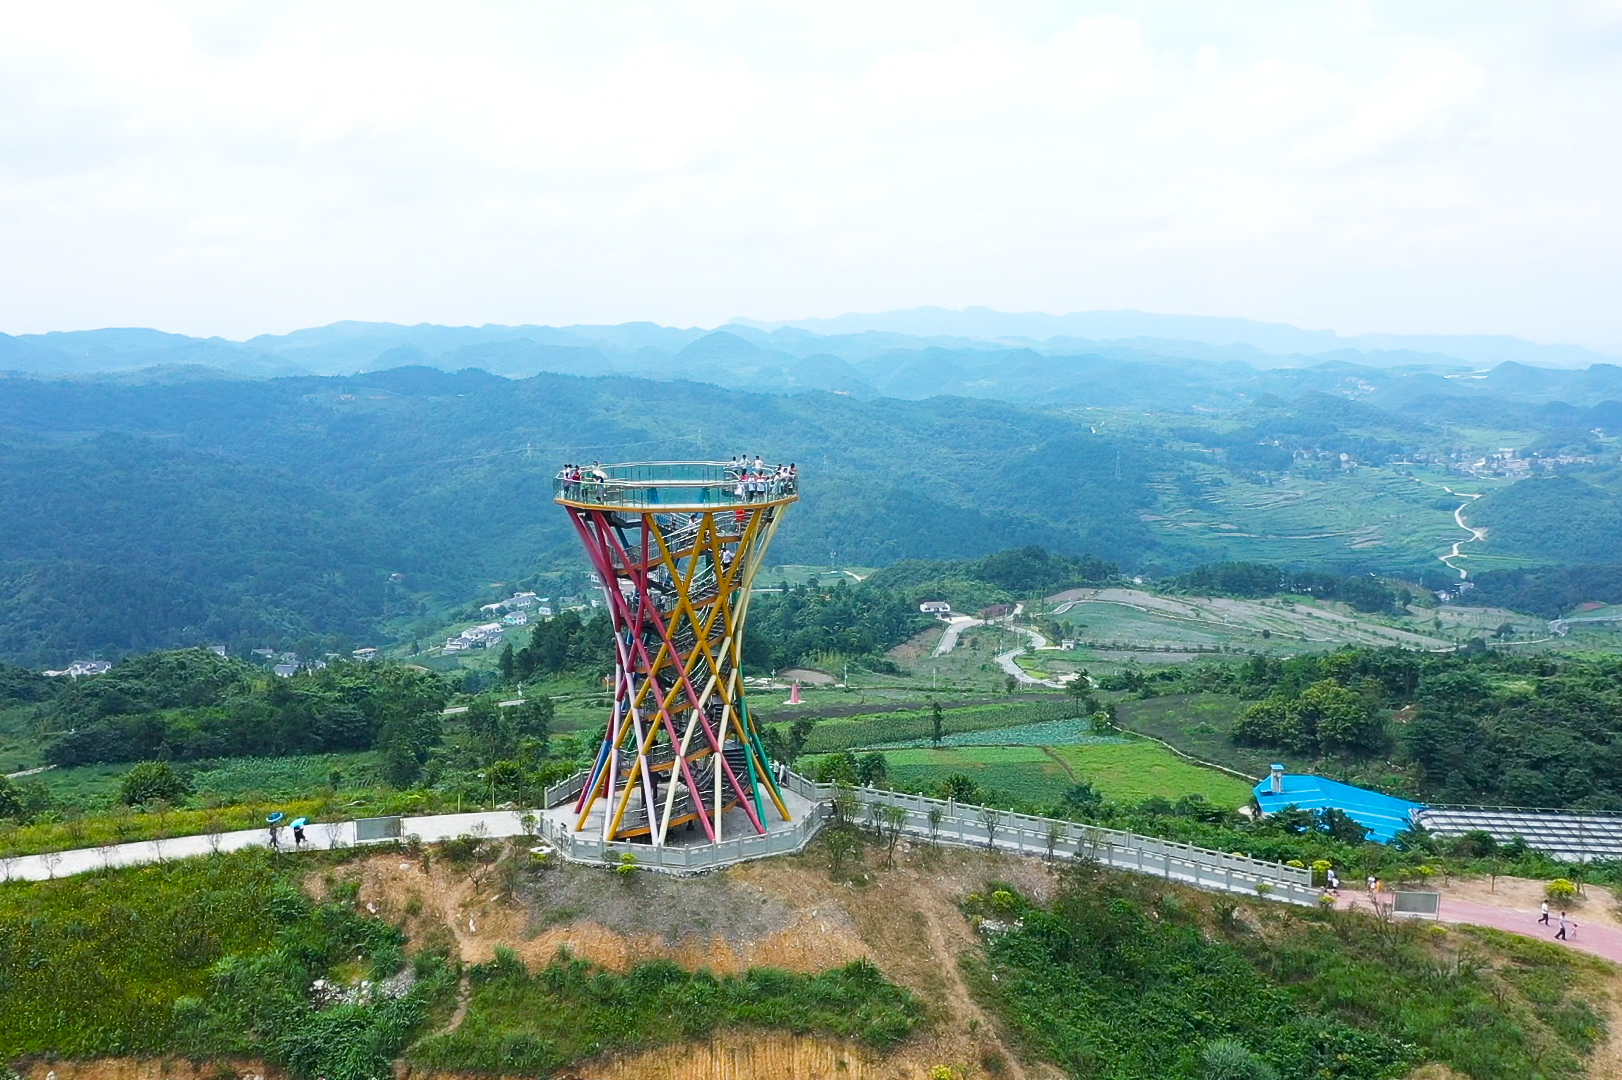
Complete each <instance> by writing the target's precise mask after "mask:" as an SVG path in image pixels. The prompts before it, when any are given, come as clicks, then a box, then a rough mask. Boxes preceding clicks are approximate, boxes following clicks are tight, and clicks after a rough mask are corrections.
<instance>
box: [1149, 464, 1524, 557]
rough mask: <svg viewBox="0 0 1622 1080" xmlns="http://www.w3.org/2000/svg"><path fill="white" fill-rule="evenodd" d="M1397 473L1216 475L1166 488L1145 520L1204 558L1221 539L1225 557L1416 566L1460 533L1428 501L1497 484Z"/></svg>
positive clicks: (1446, 512) (1364, 469)
mask: <svg viewBox="0 0 1622 1080" xmlns="http://www.w3.org/2000/svg"><path fill="white" fill-rule="evenodd" d="M1405 471H1406V472H1407V473H1409V474H1411V475H1404V474H1403V473H1401V472H1398V471H1397V470H1395V469H1392V468H1385V467H1371V466H1360V467H1358V468H1357V469H1355V470H1352V471H1350V472H1340V471H1338V470H1337V471H1335V472H1327V471H1325V472H1324V473H1323V474H1321V475H1313V474H1311V473H1305V472H1292V473H1291V475H1290V476H1289V477H1287V478H1286V479H1285V480H1283V481H1281V482H1279V483H1274V484H1254V483H1249V482H1246V481H1244V480H1241V479H1238V478H1235V477H1231V476H1228V475H1226V474H1220V476H1219V482H1218V483H1216V484H1212V485H1210V486H1207V487H1205V488H1204V489H1202V490H1201V491H1200V493H1199V494H1198V495H1192V496H1189V495H1182V494H1180V493H1179V492H1178V491H1177V490H1176V489H1175V488H1174V487H1173V486H1171V485H1165V487H1164V489H1163V490H1162V495H1163V498H1164V503H1163V506H1164V508H1165V509H1164V510H1163V511H1162V512H1161V514H1160V515H1159V516H1158V518H1157V519H1156V520H1154V521H1153V522H1152V523H1151V524H1152V527H1154V528H1155V529H1156V531H1159V532H1161V533H1164V534H1168V539H1169V540H1172V541H1174V542H1177V543H1180V544H1192V545H1194V546H1197V547H1209V548H1210V549H1211V551H1212V553H1213V555H1217V554H1218V549H1219V545H1220V555H1219V557H1221V558H1224V559H1234V560H1240V561H1247V562H1271V563H1301V564H1306V563H1320V562H1335V561H1344V560H1346V559H1348V558H1358V557H1361V558H1376V559H1378V560H1379V561H1381V562H1385V563H1392V562H1399V561H1407V562H1412V563H1414V564H1416V565H1423V564H1424V563H1425V562H1426V561H1427V560H1430V559H1435V558H1436V557H1437V556H1438V555H1443V554H1446V553H1447V550H1448V548H1449V547H1450V546H1451V545H1452V543H1453V542H1454V541H1455V540H1461V539H1464V538H1465V536H1466V535H1467V534H1465V533H1462V532H1461V531H1460V530H1459V528H1458V526H1457V525H1456V524H1455V522H1454V521H1453V512H1452V509H1451V508H1448V509H1442V508H1441V507H1440V506H1439V505H1437V503H1438V501H1439V500H1446V499H1447V498H1448V494H1447V491H1446V490H1445V489H1446V488H1449V487H1451V488H1453V489H1454V490H1455V491H1468V492H1472V493H1478V492H1486V491H1489V490H1491V489H1492V488H1493V487H1494V486H1498V485H1499V484H1501V483H1502V481H1496V482H1495V481H1492V480H1478V479H1475V478H1473V477H1462V476H1458V475H1456V474H1451V473H1445V472H1431V471H1428V470H1423V469H1413V468H1405ZM1217 472H1219V473H1220V471H1217ZM1222 481H1226V482H1222ZM1461 501H1462V500H1461Z"/></svg>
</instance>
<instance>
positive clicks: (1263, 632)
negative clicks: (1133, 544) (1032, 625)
mask: <svg viewBox="0 0 1622 1080" xmlns="http://www.w3.org/2000/svg"><path fill="white" fill-rule="evenodd" d="M1050 600H1051V601H1053V607H1052V608H1051V611H1050V612H1049V614H1050V616H1051V617H1053V618H1056V619H1058V620H1060V622H1061V623H1062V624H1068V625H1070V626H1074V627H1075V634H1076V637H1077V638H1078V640H1080V641H1082V642H1085V643H1087V644H1089V645H1092V646H1094V647H1104V648H1108V647H1110V646H1112V645H1115V646H1119V645H1132V646H1136V647H1138V648H1151V649H1172V650H1176V649H1185V650H1189V651H1194V652H1199V651H1207V652H1209V651H1214V650H1219V649H1229V650H1237V651H1241V652H1273V653H1294V652H1301V651H1303V650H1306V649H1322V648H1326V647H1334V646H1337V645H1364V646H1375V647H1385V646H1392V645H1398V646H1402V647H1404V648H1410V649H1446V648H1451V647H1452V646H1453V644H1454V643H1453V642H1452V641H1449V640H1447V639H1444V638H1441V637H1437V636H1434V635H1433V634H1430V633H1424V632H1419V631H1416V630H1408V629H1402V628H1399V627H1396V626H1391V625H1387V624H1386V623H1383V622H1380V621H1378V620H1376V619H1373V618H1371V617H1369V616H1367V615H1362V614H1360V613H1357V612H1354V611H1352V610H1350V609H1349V608H1346V607H1345V606H1344V605H1329V604H1318V603H1309V602H1301V601H1293V600H1283V599H1279V600H1236V599H1229V598H1225V597H1200V596H1157V595H1155V594H1154V593H1149V592H1145V591H1143V590H1141V589H1073V590H1071V591H1069V592H1065V593H1060V594H1058V595H1057V596H1055V597H1051V598H1050ZM1427 629H1428V628H1427Z"/></svg>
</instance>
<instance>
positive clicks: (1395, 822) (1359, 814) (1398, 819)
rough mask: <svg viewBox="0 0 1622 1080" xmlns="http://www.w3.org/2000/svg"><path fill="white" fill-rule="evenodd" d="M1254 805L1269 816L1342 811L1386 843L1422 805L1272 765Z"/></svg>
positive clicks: (1381, 841)
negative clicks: (1286, 812) (1293, 810)
mask: <svg viewBox="0 0 1622 1080" xmlns="http://www.w3.org/2000/svg"><path fill="white" fill-rule="evenodd" d="M1256 805H1258V806H1260V807H1261V808H1262V813H1264V814H1271V813H1273V812H1275V811H1278V810H1282V809H1284V808H1285V807H1286V806H1295V807H1299V808H1300V809H1302V810H1328V809H1330V808H1334V809H1336V810H1341V811H1344V812H1345V814H1346V816H1347V817H1349V818H1351V819H1352V820H1353V821H1355V822H1357V823H1358V824H1359V825H1361V826H1363V827H1364V828H1365V829H1367V830H1368V831H1369V839H1370V840H1376V841H1378V842H1380V843H1382V844H1389V843H1390V842H1391V840H1392V838H1393V837H1394V836H1396V835H1397V834H1398V833H1399V832H1402V831H1403V830H1404V829H1407V828H1409V827H1410V825H1411V823H1412V820H1413V819H1412V817H1411V816H1410V815H1411V813H1412V812H1413V811H1415V810H1423V809H1424V808H1425V807H1424V806H1423V804H1421V803H1416V802H1409V801H1408V800H1407V799H1399V798H1396V797H1395V796H1392V795H1382V794H1380V793H1379V792H1378V791H1370V790H1368V789H1367V788H1360V787H1354V786H1352V785H1351V784H1343V783H1341V782H1340V781H1339V780H1330V779H1329V778H1327V777H1323V776H1313V775H1311V774H1310V773H1288V774H1286V773H1285V771H1284V766H1282V765H1274V766H1273V769H1272V774H1271V775H1270V776H1269V777H1268V778H1267V779H1266V780H1263V781H1262V782H1261V783H1259V784H1257V785H1256Z"/></svg>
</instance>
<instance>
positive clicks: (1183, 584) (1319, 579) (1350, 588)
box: [1169, 562, 1414, 612]
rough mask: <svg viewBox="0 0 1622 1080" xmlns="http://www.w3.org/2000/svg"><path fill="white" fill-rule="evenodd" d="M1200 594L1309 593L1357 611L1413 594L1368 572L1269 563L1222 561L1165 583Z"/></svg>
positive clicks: (1389, 607)
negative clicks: (1348, 572)
mask: <svg viewBox="0 0 1622 1080" xmlns="http://www.w3.org/2000/svg"><path fill="white" fill-rule="evenodd" d="M1169 584H1170V585H1171V586H1172V587H1173V588H1174V589H1178V590H1181V591H1182V592H1185V593H1191V594H1199V595H1204V596H1239V597H1249V598H1260V597H1264V596H1313V597H1317V598H1319V599H1323V600H1341V601H1344V602H1345V603H1347V604H1350V605H1351V606H1352V607H1354V608H1356V609H1357V610H1359V611H1370V612H1376V611H1393V610H1398V609H1400V608H1401V607H1402V606H1404V605H1407V604H1410V603H1412V602H1413V599H1414V597H1413V593H1412V592H1409V591H1408V590H1406V589H1395V588H1392V587H1391V586H1390V585H1387V584H1385V582H1383V581H1381V580H1380V579H1379V578H1376V577H1371V576H1369V575H1368V574H1354V575H1349V576H1343V575H1340V574H1325V573H1322V572H1320V571H1317V570H1285V569H1282V568H1280V567H1277V566H1273V565H1271V564H1269V563H1248V562H1222V563H1207V564H1205V565H1203V566H1196V567H1195V568H1194V569H1192V570H1190V571H1189V572H1188V573H1186V574H1182V575H1179V576H1178V577H1175V578H1173V579H1172V580H1171V582H1170V583H1169Z"/></svg>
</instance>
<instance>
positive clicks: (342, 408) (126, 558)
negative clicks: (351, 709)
mask: <svg viewBox="0 0 1622 1080" xmlns="http://www.w3.org/2000/svg"><path fill="white" fill-rule="evenodd" d="M0 426H5V427H9V428H10V429H11V431H12V432H13V434H12V436H11V438H10V443H9V445H8V447H7V449H6V450H5V453H6V454H7V455H9V458H8V463H7V466H6V468H5V469H4V473H5V476H4V480H3V482H0V500H3V501H0V510H4V511H5V512H6V513H7V515H8V517H13V518H14V519H18V520H22V521H23V522H24V524H23V525H22V526H20V527H19V528H18V529H15V530H10V531H8V532H7V533H6V535H5V536H4V537H3V538H0V580H3V581H4V583H5V585H4V590H3V592H0V654H3V655H5V656H9V657H13V658H16V659H22V660H27V661H29V662H31V663H55V662H59V661H61V660H63V659H66V658H69V654H71V653H76V652H83V651H86V650H91V649H104V650H111V651H122V650H128V649H132V648H149V647H153V646H157V645H164V644H187V643H193V642H198V641H215V640H220V641H227V642H230V643H239V642H240V643H246V642H249V641H252V642H254V643H260V644H262V643H267V642H269V643H273V644H285V643H289V642H290V641H292V640H296V639H299V638H301V637H310V638H319V639H321V640H322V641H324V642H329V643H330V642H333V641H336V640H337V639H339V638H355V637H360V636H364V635H366V634H367V633H368V632H369V627H370V626H371V624H372V623H373V622H375V619H376V617H377V616H378V615H380V614H381V608H382V604H383V602H384V595H383V591H384V583H385V581H386V580H387V579H388V577H389V575H390V574H400V575H401V580H400V581H399V582H398V583H397V584H395V585H394V591H395V594H396V595H397V596H401V597H404V596H409V597H413V598H416V599H415V600H413V601H411V602H419V603H420V602H428V603H433V602H435V601H436V599H437V600H443V601H456V602H458V603H461V602H465V600H466V599H467V597H468V596H470V595H472V594H473V593H475V592H476V591H477V590H478V589H479V588H480V587H482V586H483V584H484V583H485V582H487V581H489V580H492V579H494V580H512V579H513V578H514V577H517V576H521V575H524V574H526V573H532V572H534V571H536V570H538V569H551V568H554V567H556V566H558V565H560V564H567V565H574V564H575V563H577V562H578V555H577V552H576V550H575V548H576V541H575V538H574V537H573V535H572V533H571V532H570V530H569V529H568V526H567V522H566V520H565V518H564V516H563V515H562V514H561V512H560V511H559V510H558V509H557V507H556V506H555V505H554V504H553V502H552V486H551V476H552V473H553V470H554V469H555V468H556V467H557V466H558V465H559V464H561V463H562V462H565V461H590V460H593V459H597V458H601V459H603V460H614V459H618V460H625V459H638V458H644V459H645V458H658V457H710V458H715V457H729V456H731V455H733V454H736V453H742V452H748V453H750V454H756V453H761V454H765V455H767V456H769V457H772V458H774V459H780V460H792V461H795V462H797V463H798V464H799V465H800V466H801V468H802V470H803V473H804V475H805V477H806V478H807V483H806V494H805V498H804V500H803V503H802V505H801V506H800V507H798V508H797V509H796V512H795V513H794V514H792V515H791V516H790V517H789V519H788V523H787V525H786V526H785V528H784V530H783V532H782V533H781V534H780V536H779V539H778V541H777V544H776V546H775V548H774V553H775V554H776V556H777V557H779V558H781V559H782V560H783V561H785V562H811V563H822V562H848V563H853V564H858V565H861V564H865V565H882V564H885V563H888V562H892V561H894V560H896V559H900V558H907V557H942V558H952V557H968V556H976V555H983V554H986V553H988V552H991V551H995V550H999V549H1001V548H1005V547H1013V546H1020V545H1026V544H1039V545H1043V546H1046V547H1049V548H1052V549H1054V550H1056V551H1059V552H1063V553H1068V554H1081V553H1091V554H1097V555H1099V556H1101V557H1105V558H1109V559H1112V560H1115V561H1118V562H1121V563H1123V564H1124V565H1135V564H1137V562H1138V561H1139V560H1140V559H1141V557H1142V553H1144V552H1147V551H1150V550H1155V549H1157V548H1158V547H1159V545H1158V544H1157V542H1156V540H1155V539H1154V537H1153V536H1152V535H1151V534H1150V533H1149V531H1148V529H1147V526H1145V525H1144V524H1143V522H1142V521H1141V520H1140V514H1141V512H1142V511H1143V510H1144V509H1145V508H1146V507H1148V506H1150V505H1151V504H1152V503H1153V501H1154V498H1155V496H1154V493H1153V492H1152V491H1151V490H1150V489H1149V488H1148V476H1149V473H1150V470H1151V469H1152V467H1153V466H1154V462H1155V459H1156V456H1157V454H1158V451H1155V450H1153V449H1152V448H1151V447H1148V446H1145V445H1141V444H1138V443H1135V442H1131V441H1126V440H1122V439H1120V438H1112V437H1107V436H1102V435H1094V434H1092V433H1091V431H1090V430H1089V428H1088V427H1087V426H1084V425H1082V424H1081V423H1079V422H1078V421H1075V420H1072V419H1068V418H1065V417H1060V416H1053V415H1049V414H1046V413H1042V412H1037V411H1033V410H1027V409H1020V408H1017V407H1014V406H1011V405H1005V404H1002V403H998V402H989V401H968V400H962V399H952V398H937V399H932V400H930V401H925V402H902V401H892V400H879V401H871V402H863V401H857V400H855V399H853V398H851V397H848V396H845V395H838V394H822V393H810V394H804V395H801V396H798V397H792V398H788V397H782V396H767V395H751V394H744V393H739V392H736V391H728V390H723V389H721V388H718V387H714V386H708V385H702V384H696V383H650V382H645V381H641V380H634V379H624V378H601V379H583V378H573V377H568V376H556V375H543V376H539V377H536V378H532V379H525V380H516V381H510V380H506V379H501V378H498V377H495V376H492V375H487V374H484V373H483V372H477V371H468V372H463V373H461V374H458V375H446V374H444V373H441V372H438V371H435V370H432V369H428V368H405V369H397V370H392V371H387V372H381V373H377V374H373V375H368V376H363V377H357V378H351V379H337V378H334V379H317V378H295V379H279V380H268V381H263V382H189V383H180V384H171V385H138V386H136V385H115V384H107V383H97V384H84V383H47V382H36V381H32V380H21V379H10V380H0ZM97 433H113V434H97ZM87 435H89V436H92V437H91V438H89V439H86V438H85V436H87ZM64 538H65V539H64ZM80 598H85V599H84V600H83V601H82V602H81V600H80ZM98 598H105V599H98ZM396 603H397V604H398V603H400V601H399V600H397V601H396Z"/></svg>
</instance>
